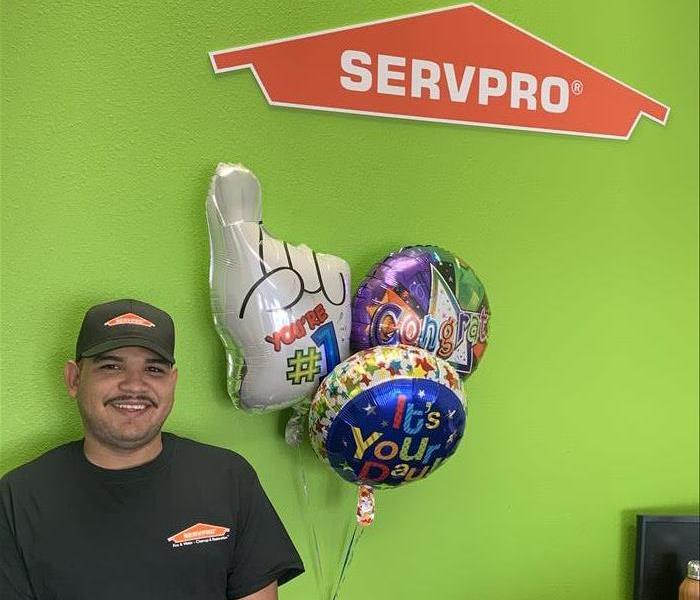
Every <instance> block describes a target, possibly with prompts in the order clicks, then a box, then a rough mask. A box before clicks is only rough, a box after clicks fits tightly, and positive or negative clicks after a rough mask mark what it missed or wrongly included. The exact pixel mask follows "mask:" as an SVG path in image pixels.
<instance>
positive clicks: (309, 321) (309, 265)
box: [206, 163, 351, 411]
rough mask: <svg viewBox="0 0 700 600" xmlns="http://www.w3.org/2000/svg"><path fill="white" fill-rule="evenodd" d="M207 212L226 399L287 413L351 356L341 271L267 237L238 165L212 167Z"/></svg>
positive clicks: (250, 179)
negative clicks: (212, 173) (223, 351)
mask: <svg viewBox="0 0 700 600" xmlns="http://www.w3.org/2000/svg"><path fill="white" fill-rule="evenodd" d="M206 205H207V222H208V224H209V239H210V243H211V245H210V247H211V257H210V258H211V262H210V271H209V284H210V289H211V307H212V314H213V317H214V324H215V326H216V330H217V332H218V334H219V336H220V337H221V340H222V342H223V344H224V348H225V350H226V362H227V372H226V378H227V388H228V393H229V396H230V397H231V399H232V400H233V402H234V403H235V404H236V405H237V406H240V407H241V408H244V409H247V410H252V411H266V410H276V409H281V408H285V407H287V406H291V405H293V404H295V403H296V402H298V401H300V400H301V399H303V398H305V397H309V396H310V395H311V394H312V393H313V392H314V391H315V390H316V388H317V387H318V384H319V380H320V379H321V378H322V377H324V376H325V375H326V374H327V373H329V372H330V371H332V370H333V368H334V367H335V366H336V365H337V364H338V363H339V362H340V361H342V360H344V359H345V358H346V357H347V356H348V355H349V353H350V351H349V342H350V319H351V311H350V267H349V265H348V264H347V263H346V262H345V261H344V260H342V259H340V258H338V257H337V256H332V255H330V254H317V253H316V252H314V251H313V250H311V249H310V248H308V247H307V246H304V245H300V246H292V245H290V244H288V243H287V242H285V241H282V240H278V239H276V238H274V237H272V236H271V235H270V234H269V233H268V232H267V231H266V230H265V228H264V227H263V225H262V199H261V193H260V184H259V182H258V180H257V178H256V177H255V175H253V173H251V172H250V171H249V170H248V169H246V168H244V167H242V166H240V165H229V164H224V163H221V164H219V165H218V166H217V168H216V174H215V175H214V178H213V180H212V182H211V186H210V188H209V194H208V196H207V203H206Z"/></svg>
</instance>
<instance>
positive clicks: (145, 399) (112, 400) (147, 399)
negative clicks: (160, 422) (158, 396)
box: [104, 394, 158, 407]
mask: <svg viewBox="0 0 700 600" xmlns="http://www.w3.org/2000/svg"><path fill="white" fill-rule="evenodd" d="M134 400H139V401H141V402H147V403H148V404H150V405H151V406H155V407H157V406H158V403H157V402H156V401H155V400H154V399H153V398H151V397H150V396H147V395H145V394H136V395H129V394H125V395H122V396H114V397H112V398H109V399H108V400H107V401H106V402H105V403H104V405H105V406H107V405H108V404H114V403H115V402H133V401H134Z"/></svg>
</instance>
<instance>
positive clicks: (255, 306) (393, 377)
mask: <svg viewBox="0 0 700 600" xmlns="http://www.w3.org/2000/svg"><path fill="white" fill-rule="evenodd" d="M261 217H262V204H261V193H260V185H259V183H258V180H257V179H256V178H255V176H254V175H253V174H252V173H251V172H250V171H248V170H247V169H245V168H244V167H241V166H234V165H228V164H219V166H218V167H217V169H216V174H215V175H214V178H213V180H212V183H211V186H210V189H209V194H208V197H207V220H208V224H209V234H210V241H211V263H210V264H211V267H210V288H211V305H212V313H213V317H214V323H215V326H216V330H217V332H218V333H219V336H220V337H221V340H222V342H223V344H224V348H225V351H226V357H227V385H228V392H229V395H230V396H231V399H232V400H233V402H234V403H235V404H236V405H237V406H240V407H241V408H243V409H246V410H249V411H254V412H261V411H269V410H278V409H282V408H286V407H290V406H292V407H294V408H295V412H294V416H293V417H292V419H290V423H289V425H288V428H287V441H289V442H290V443H297V444H298V443H299V441H300V439H301V432H302V431H303V427H302V423H303V421H305V420H307V419H308V433H309V436H310V441H311V446H312V447H313V449H314V451H315V452H316V454H317V455H318V456H319V457H320V459H321V460H322V461H323V462H325V463H326V464H328V465H329V466H330V467H331V468H332V469H333V470H334V471H335V472H336V473H337V474H338V475H339V476H340V477H341V478H342V479H344V480H346V481H349V482H351V483H354V484H357V485H358V486H359V492H358V503H357V524H358V525H357V527H360V528H362V527H365V526H367V525H370V524H371V523H372V522H373V520H374V507H375V499H374V493H373V490H374V489H375V488H383V487H399V486H402V485H405V484H407V483H410V482H412V481H419V480H423V479H425V478H426V477H428V476H429V475H430V474H431V473H432V472H433V471H435V470H436V469H437V468H438V467H440V466H441V465H443V464H444V463H445V461H446V460H447V459H448V458H449V457H450V456H452V455H453V454H454V452H455V451H456V449H457V447H458V445H459V443H460V441H461V439H462V437H463V436H464V430H465V425H466V421H467V406H466V400H465V397H464V394H463V387H464V386H463V384H464V381H465V380H466V379H467V378H468V377H469V376H470V375H471V374H472V373H473V372H474V371H475V370H476V368H477V366H478V365H479V362H480V361H481V359H482V357H483V355H484V351H485V350H486V345H487V341H488V324H489V319H490V316H491V313H490V309H489V303H488V299H487V296H486V291H485V289H484V286H483V284H482V283H481V281H480V280H479V278H478V277H477V276H476V274H475V273H474V271H473V270H472V268H471V267H469V265H467V264H466V263H465V262H464V261H463V260H461V259H460V258H458V257H457V256H455V255H453V254H452V253H450V252H448V251H447V250H444V249H441V248H439V247H436V246H411V247H406V248H403V249H401V250H399V251H398V252H395V253H392V254H390V255H389V256H387V257H386V258H385V259H384V260H383V261H381V262H380V263H378V264H377V265H376V266H375V267H374V268H373V269H372V270H371V272H370V274H369V275H368V276H367V277H366V278H365V280H364V281H363V282H362V283H361V284H360V286H359V288H358V290H357V293H356V294H355V297H354V299H353V301H352V309H351V306H350V296H349V289H350V268H349V266H348V264H347V263H346V262H345V261H343V260H342V259H340V258H338V257H336V256H332V255H328V254H317V253H316V252H314V251H312V250H311V249H309V248H308V247H306V246H303V245H302V246H292V245H289V244H288V243H287V242H285V241H282V240H278V239H276V238H274V237H273V236H271V235H270V234H269V233H268V232H267V231H266V230H265V228H264V227H263V225H262V218H261ZM351 347H352V350H353V351H355V352H356V353H355V354H353V355H352V356H349V354H350V349H351ZM348 356H349V357H348ZM355 540H356V537H355V535H354V534H353V537H352V538H351V540H350V541H349V543H348V546H347V552H346V560H345V561H344V566H343V569H342V571H343V572H342V573H341V577H340V579H339V583H338V586H339V585H340V582H341V581H342V577H343V573H344V570H345V566H346V565H347V563H348V562H349V561H348V557H349V556H351V552H352V548H353V545H354V543H355ZM319 560H320V559H319ZM336 594H337V590H336ZM333 597H335V595H334V596H333Z"/></svg>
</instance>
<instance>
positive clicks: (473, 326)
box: [350, 246, 490, 378]
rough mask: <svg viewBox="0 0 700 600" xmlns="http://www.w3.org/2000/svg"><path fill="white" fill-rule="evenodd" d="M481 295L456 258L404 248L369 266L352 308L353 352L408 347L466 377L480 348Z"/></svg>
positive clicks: (483, 331)
mask: <svg viewBox="0 0 700 600" xmlns="http://www.w3.org/2000/svg"><path fill="white" fill-rule="evenodd" d="M489 317H490V314H489V304H488V299H487V297H486V291H485V289H484V286H483V285H482V283H481V281H479V279H478V277H477V276H476V274H475V273H474V271H473V270H472V269H471V268H470V267H469V266H468V265H467V264H466V263H465V262H464V261H463V260H461V259H459V258H458V257H456V256H455V255H453V254H452V253H451V252H448V251H447V250H443V249H441V248H438V247H436V246H409V247H407V248H402V249H401V250H399V251H398V252H395V253H392V254H390V255H389V256H387V257H386V258H385V259H384V260H383V261H382V262H380V263H378V264H377V265H375V266H374V267H373V268H372V270H371V272H370V274H369V275H368V276H367V277H366V278H365V280H364V281H363V282H362V283H361V284H360V287H359V288H358V290H357V293H356V294H355V298H354V300H353V307H352V331H351V337H350V343H351V345H352V348H353V351H358V350H363V349H365V348H371V347H373V346H382V345H396V344H409V345H412V346H418V347H421V348H424V349H425V350H428V351H430V352H433V353H434V354H436V355H437V356H439V357H440V358H443V359H446V360H448V361H449V362H450V363H452V365H453V366H454V367H455V368H456V369H457V371H458V372H459V373H460V375H462V377H463V378H466V377H467V376H469V375H470V374H471V373H472V372H473V371H474V369H476V366H477V364H478V362H479V360H480V359H481V356H482V355H483V353H484V350H485V349H486V341H487V334H488V328H487V323H488V319H489Z"/></svg>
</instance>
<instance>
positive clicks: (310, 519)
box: [296, 444, 325, 598]
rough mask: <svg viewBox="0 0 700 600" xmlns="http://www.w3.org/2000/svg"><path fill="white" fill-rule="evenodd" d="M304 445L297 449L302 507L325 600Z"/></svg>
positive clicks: (319, 583) (320, 591)
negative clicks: (303, 452) (302, 498)
mask: <svg viewBox="0 0 700 600" xmlns="http://www.w3.org/2000/svg"><path fill="white" fill-rule="evenodd" d="M301 448H302V444H298V445H297V447H296V449H297V466H298V469H297V471H298V475H299V480H300V481H301V489H302V493H303V495H304V502H302V506H303V507H304V512H305V513H306V515H305V516H306V518H305V520H306V522H307V523H309V524H310V527H309V533H310V536H311V549H312V554H313V561H314V566H315V572H316V587H317V588H318V594H319V598H324V596H325V592H324V590H325V582H324V577H323V568H322V566H321V548H320V544H319V541H318V534H317V532H316V521H315V519H314V511H313V510H312V507H311V495H310V493H309V483H308V479H307V477H306V469H305V468H304V457H303V454H302V450H301Z"/></svg>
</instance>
